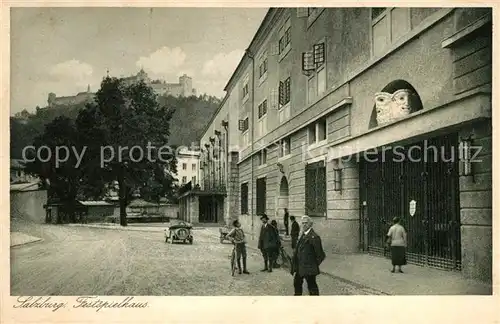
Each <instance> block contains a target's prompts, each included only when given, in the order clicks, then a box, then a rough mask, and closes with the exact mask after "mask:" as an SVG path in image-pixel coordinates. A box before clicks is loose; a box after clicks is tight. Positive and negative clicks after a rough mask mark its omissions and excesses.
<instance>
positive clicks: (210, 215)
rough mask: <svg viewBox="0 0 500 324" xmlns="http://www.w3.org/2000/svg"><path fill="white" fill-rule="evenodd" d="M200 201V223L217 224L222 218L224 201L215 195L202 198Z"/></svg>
mask: <svg viewBox="0 0 500 324" xmlns="http://www.w3.org/2000/svg"><path fill="white" fill-rule="evenodd" d="M199 199H200V200H199V206H200V210H199V218H198V221H199V222H200V223H217V222H218V221H219V219H220V218H221V217H222V207H223V203H224V199H223V198H221V197H220V196H215V195H210V196H200V197H199Z"/></svg>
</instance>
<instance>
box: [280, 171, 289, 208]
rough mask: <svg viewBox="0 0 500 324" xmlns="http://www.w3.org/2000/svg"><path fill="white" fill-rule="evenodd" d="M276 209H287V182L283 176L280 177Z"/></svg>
mask: <svg viewBox="0 0 500 324" xmlns="http://www.w3.org/2000/svg"><path fill="white" fill-rule="evenodd" d="M278 208H279V209H284V208H288V181H287V179H286V177H285V176H283V177H281V181H280V192H279V195H278Z"/></svg>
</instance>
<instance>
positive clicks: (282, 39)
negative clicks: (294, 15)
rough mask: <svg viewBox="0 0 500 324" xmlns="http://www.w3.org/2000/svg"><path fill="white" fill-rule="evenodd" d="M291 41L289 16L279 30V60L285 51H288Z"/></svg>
mask: <svg viewBox="0 0 500 324" xmlns="http://www.w3.org/2000/svg"><path fill="white" fill-rule="evenodd" d="M291 43H292V25H291V22H290V18H289V19H287V20H286V22H285V24H284V25H283V27H281V29H280V31H279V42H278V54H279V59H280V60H281V59H282V58H283V57H285V56H286V55H287V53H288V52H289V51H290V49H291Z"/></svg>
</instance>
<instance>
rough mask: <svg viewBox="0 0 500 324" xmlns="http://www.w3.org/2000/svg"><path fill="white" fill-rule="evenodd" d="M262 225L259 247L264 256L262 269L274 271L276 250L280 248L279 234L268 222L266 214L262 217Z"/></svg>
mask: <svg viewBox="0 0 500 324" xmlns="http://www.w3.org/2000/svg"><path fill="white" fill-rule="evenodd" d="M260 220H261V221H262V227H261V228H260V235H259V244H258V248H259V250H260V251H261V252H262V256H263V257H264V269H262V270H261V271H269V272H272V271H273V264H274V261H275V259H276V257H277V256H276V255H275V251H276V250H277V249H278V248H279V240H280V238H279V235H278V233H277V231H276V229H275V228H274V227H273V226H272V225H271V224H268V223H267V222H268V221H269V218H268V217H267V215H266V214H263V215H262V216H261V217H260Z"/></svg>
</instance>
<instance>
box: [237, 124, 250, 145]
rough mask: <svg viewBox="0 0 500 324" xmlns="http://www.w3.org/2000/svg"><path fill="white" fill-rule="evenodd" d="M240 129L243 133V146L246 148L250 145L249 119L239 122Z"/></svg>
mask: <svg viewBox="0 0 500 324" xmlns="http://www.w3.org/2000/svg"><path fill="white" fill-rule="evenodd" d="M238 129H239V130H240V131H241V145H242V146H243V147H246V146H248V145H249V135H248V117H246V118H245V119H240V120H239V125H238Z"/></svg>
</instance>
